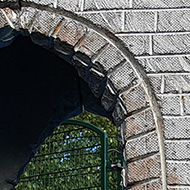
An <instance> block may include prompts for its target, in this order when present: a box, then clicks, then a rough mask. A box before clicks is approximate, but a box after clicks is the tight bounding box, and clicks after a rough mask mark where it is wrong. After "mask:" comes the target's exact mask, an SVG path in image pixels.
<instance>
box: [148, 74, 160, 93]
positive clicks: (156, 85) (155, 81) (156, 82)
mask: <svg viewBox="0 0 190 190" xmlns="http://www.w3.org/2000/svg"><path fill="white" fill-rule="evenodd" d="M149 81H150V85H151V87H152V90H153V91H154V93H155V94H159V93H161V83H162V82H161V76H156V77H154V76H149Z"/></svg>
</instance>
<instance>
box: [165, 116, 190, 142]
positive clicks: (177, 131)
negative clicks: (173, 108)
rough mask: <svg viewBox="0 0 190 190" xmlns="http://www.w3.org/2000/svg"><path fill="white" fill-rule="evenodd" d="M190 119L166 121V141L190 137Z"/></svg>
mask: <svg viewBox="0 0 190 190" xmlns="http://www.w3.org/2000/svg"><path fill="white" fill-rule="evenodd" d="M189 123H190V118H179V119H175V118H171V119H169V118H168V119H164V129H165V130H164V136H165V138H166V139H184V138H187V139H188V138H189V137H190V126H189Z"/></svg>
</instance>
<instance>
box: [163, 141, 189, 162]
mask: <svg viewBox="0 0 190 190" xmlns="http://www.w3.org/2000/svg"><path fill="white" fill-rule="evenodd" d="M165 151H166V159H169V160H172V159H173V160H177V159H179V160H180V159H184V160H185V159H190V142H183V141H181V142H180V141H178V142H167V143H165Z"/></svg>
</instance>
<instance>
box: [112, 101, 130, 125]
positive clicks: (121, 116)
mask: <svg viewBox="0 0 190 190" xmlns="http://www.w3.org/2000/svg"><path fill="white" fill-rule="evenodd" d="M126 115H127V110H126V107H125V105H124V104H123V102H122V101H121V100H120V99H119V98H117V100H116V104H115V109H114V111H113V114H112V116H113V119H114V122H115V124H116V125H120V124H121V123H122V124H123V123H125V122H124V120H125V118H126ZM123 125H125V124H123Z"/></svg>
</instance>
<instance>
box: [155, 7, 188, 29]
mask: <svg viewBox="0 0 190 190" xmlns="http://www.w3.org/2000/svg"><path fill="white" fill-rule="evenodd" d="M189 17H190V11H189V10H187V11H182V10H180V11H161V12H159V15H158V31H189V30H190V20H189Z"/></svg>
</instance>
